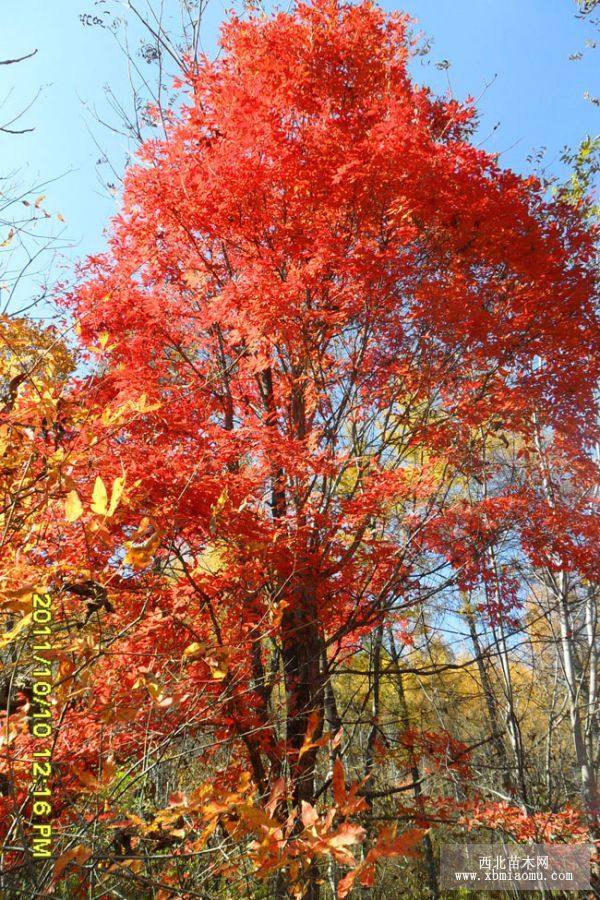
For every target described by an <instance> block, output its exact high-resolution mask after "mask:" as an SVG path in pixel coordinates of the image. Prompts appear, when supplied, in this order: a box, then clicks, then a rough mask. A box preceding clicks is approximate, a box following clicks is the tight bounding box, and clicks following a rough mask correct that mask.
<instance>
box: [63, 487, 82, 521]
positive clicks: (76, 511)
mask: <svg viewBox="0 0 600 900" xmlns="http://www.w3.org/2000/svg"><path fill="white" fill-rule="evenodd" d="M82 512H83V506H82V503H81V500H80V499H79V494H78V493H77V491H69V493H68V494H67V496H66V498H65V516H66V519H67V522H75V521H77V519H78V518H79V516H80V515H81V514H82Z"/></svg>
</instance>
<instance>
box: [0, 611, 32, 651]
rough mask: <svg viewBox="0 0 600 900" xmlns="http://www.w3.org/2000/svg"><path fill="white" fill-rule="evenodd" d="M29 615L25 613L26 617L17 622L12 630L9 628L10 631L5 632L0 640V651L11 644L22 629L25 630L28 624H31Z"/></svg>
mask: <svg viewBox="0 0 600 900" xmlns="http://www.w3.org/2000/svg"><path fill="white" fill-rule="evenodd" d="M31 615H32V614H31V613H27V615H26V616H23V618H22V619H21V621H20V622H17V624H16V625H15V627H14V628H11V630H10V631H7V632H6V633H5V634H3V635H2V637H1V638H0V650H3V649H4V647H7V646H8V644H10V643H12V641H14V639H15V638H16V636H17V635H18V634H19V632H21V631H23V629H24V628H26V627H27V625H29V623H30V622H31Z"/></svg>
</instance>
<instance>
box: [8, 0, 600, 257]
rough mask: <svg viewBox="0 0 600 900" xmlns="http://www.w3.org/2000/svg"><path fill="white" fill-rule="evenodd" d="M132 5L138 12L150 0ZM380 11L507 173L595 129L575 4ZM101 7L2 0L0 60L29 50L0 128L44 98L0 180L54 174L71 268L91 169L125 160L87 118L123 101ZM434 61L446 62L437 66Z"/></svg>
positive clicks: (433, 2)
mask: <svg viewBox="0 0 600 900" xmlns="http://www.w3.org/2000/svg"><path fill="white" fill-rule="evenodd" d="M137 2H138V3H139V6H140V8H142V7H143V6H144V4H145V2H146V0H137ZM163 2H164V3H165V5H166V7H167V8H169V6H171V7H172V8H173V9H174V8H175V6H176V0H163ZM230 5H231V3H229V2H228V3H227V4H224V3H222V2H221V0H208V8H207V12H206V14H205V24H204V31H203V46H204V49H205V51H206V52H207V53H209V54H210V53H214V52H215V47H216V39H217V33H218V24H219V21H220V20H221V19H222V17H223V16H224V14H225V8H226V7H229V6H230ZM384 6H385V8H386V9H388V10H391V9H405V10H406V11H408V12H409V13H410V14H411V15H412V16H413V17H414V18H416V19H417V20H418V26H417V27H418V29H419V30H422V31H423V32H424V33H425V34H426V35H427V36H428V37H429V38H430V39H431V40H432V42H433V46H432V51H431V53H430V55H429V57H427V58H426V59H425V60H424V61H421V60H415V63H414V66H413V71H414V75H415V78H416V80H417V81H421V82H425V83H428V84H430V85H431V86H433V87H434V88H435V89H437V90H438V91H440V92H445V91H447V90H448V89H449V88H450V89H451V90H452V92H453V94H454V96H455V97H457V98H458V99H464V98H465V97H467V96H469V95H471V96H475V97H478V98H479V101H478V107H479V109H480V111H481V127H480V136H479V140H481V141H482V142H483V146H484V147H485V148H486V149H488V150H490V151H492V152H501V154H502V155H501V161H502V163H503V164H504V165H506V166H510V167H512V168H514V169H516V170H518V171H528V170H530V169H531V163H530V162H528V159H527V158H528V156H529V155H530V154H531V152H532V150H539V149H540V148H542V147H545V148H547V149H546V156H545V159H546V162H547V165H548V167H549V169H550V171H551V172H555V173H556V172H560V171H561V168H560V162H559V156H560V151H561V149H562V148H563V147H564V146H565V145H570V146H572V147H574V146H576V145H577V144H578V143H579V142H580V141H581V139H582V138H583V137H584V136H585V135H586V134H596V133H597V132H598V131H599V128H598V120H599V118H600V116H599V113H600V110H599V108H598V107H597V106H594V105H593V104H591V103H590V102H589V101H586V100H585V99H584V93H585V92H586V91H588V92H589V93H590V94H592V95H598V94H599V93H600V87H599V84H598V54H599V52H600V51H598V50H596V51H594V50H593V49H586V47H585V44H586V40H590V39H593V38H594V36H597V32H596V34H594V30H593V27H592V26H591V25H590V24H589V23H587V22H582V21H581V20H578V19H577V18H576V17H575V12H576V5H575V3H574V0H478V2H473V0H403V2H402V4H401V5H397V4H396V2H395V0H385V2H384ZM110 9H111V10H112V13H111V14H109V0H95V2H94V0H52V2H50V0H3V2H2V29H1V32H0V59H6V58H13V57H16V56H21V55H23V54H25V53H28V52H30V51H31V50H33V49H37V51H38V52H37V54H36V55H35V56H34V57H33V58H32V59H29V60H27V61H25V62H23V63H21V64H19V65H18V66H0V103H2V104H3V105H2V107H1V109H0V125H1V124H3V123H5V122H7V121H8V120H9V119H11V118H12V117H13V116H14V115H15V114H16V113H17V112H18V111H19V110H21V109H22V108H23V107H25V106H26V105H27V104H28V103H29V102H30V101H31V100H32V99H33V98H34V97H35V95H36V93H37V92H38V91H41V93H40V95H39V96H38V98H37V100H36V102H35V103H34V104H33V106H32V107H31V109H29V110H28V111H27V112H26V113H25V114H24V116H23V117H22V119H21V120H20V121H19V122H18V123H16V124H15V125H14V126H12V127H34V129H35V130H34V131H32V132H30V133H26V134H21V135H7V134H3V133H0V160H1V163H0V177H2V178H6V176H8V175H9V174H12V173H16V178H17V180H18V181H19V182H20V183H21V184H22V185H23V186H24V187H30V186H31V185H33V184H34V183H38V182H46V181H48V180H49V179H56V180H54V181H52V182H51V183H50V184H47V185H46V186H45V187H43V188H41V189H40V193H44V194H45V195H46V199H45V200H44V205H45V207H46V209H47V210H48V211H49V212H50V213H52V216H53V218H52V219H51V220H48V226H49V225H50V223H52V224H53V227H56V228H57V229H59V230H61V231H62V236H63V243H64V246H65V249H64V251H63V258H64V261H65V264H66V265H67V266H68V265H70V264H71V263H72V261H74V260H75V259H77V258H78V257H81V256H83V255H85V254H87V253H93V252H95V251H97V250H100V249H101V248H102V246H103V229H104V228H105V227H106V225H107V223H108V219H109V217H110V215H111V213H112V212H113V211H114V210H115V208H116V205H115V204H116V203H117V202H118V201H117V200H116V199H115V197H114V196H111V195H110V193H107V192H106V190H105V189H104V188H103V186H102V184H101V180H100V179H99V177H98V173H99V172H100V173H101V174H102V176H103V177H104V178H105V179H107V180H109V181H110V180H112V181H114V182H115V183H116V182H117V179H116V178H112V176H111V174H110V173H109V167H108V164H107V163H103V164H101V165H100V166H98V165H97V162H98V160H99V159H100V158H101V157H102V156H103V153H104V152H106V153H107V155H108V157H109V158H110V160H111V162H112V163H113V165H114V166H115V168H116V170H117V172H119V171H120V170H122V166H123V162H124V159H125V155H126V152H127V142H126V140H125V138H123V137H121V136H120V135H118V134H114V133H111V131H110V130H108V129H107V128H105V127H103V126H102V125H100V124H99V123H98V122H97V121H96V120H95V117H94V110H95V111H96V114H97V115H98V116H100V118H102V119H106V120H108V121H109V122H112V123H114V122H116V118H115V116H114V113H112V112H111V110H110V106H109V102H108V100H109V98H108V97H107V95H106V86H107V85H109V86H110V89H111V91H112V93H113V95H114V97H116V98H118V99H119V100H120V101H122V102H125V103H127V102H128V100H129V98H130V96H131V93H130V89H129V81H128V77H129V76H128V71H127V66H126V64H125V55H124V54H123V52H122V50H121V49H120V48H119V46H118V44H117V42H116V40H115V38H114V35H113V34H112V33H111V31H110V30H109V29H107V28H103V27H101V26H100V25H95V26H94V25H90V24H85V21H82V18H81V16H82V15H84V16H85V15H86V14H87V15H88V16H91V17H93V16H96V17H97V18H98V19H99V20H101V21H102V22H103V23H104V22H109V21H110V18H111V15H114V14H120V15H125V14H126V13H125V3H119V2H118V0H113V2H112V3H111V4H110ZM119 9H120V10H121V11H120V13H119ZM87 21H88V22H89V21H90V19H88V20H87ZM119 33H122V32H119ZM130 40H131V42H132V46H133V49H134V59H135V60H136V64H137V65H138V66H139V68H140V71H142V72H145V73H148V72H150V68H149V66H148V64H147V63H146V62H144V60H143V59H141V58H140V57H139V55H136V52H137V50H138V48H139V33H136V28H135V27H134V28H133V29H132V30H130ZM578 51H584V52H583V58H582V59H580V60H579V61H571V60H569V56H570V55H572V54H574V53H577V52H578ZM444 60H447V61H448V62H449V63H450V68H448V69H441V68H438V67H437V66H436V64H438V63H441V62H443V61H444ZM496 123H499V125H498V127H497V128H495V129H494V126H496ZM59 176H62V177H59ZM0 188H1V186H0ZM57 213H60V214H61V215H62V216H63V217H64V219H65V224H64V225H62V224H61V223H60V222H58V220H57V219H56V218H55V217H56V214H57ZM2 240H3V238H2V236H0V243H1V241H2Z"/></svg>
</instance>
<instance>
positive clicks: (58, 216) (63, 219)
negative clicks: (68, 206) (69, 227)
mask: <svg viewBox="0 0 600 900" xmlns="http://www.w3.org/2000/svg"><path fill="white" fill-rule="evenodd" d="M56 218H57V219H58V221H59V222H64V221H65V217H64V216H63V215H62V213H57V214H56Z"/></svg>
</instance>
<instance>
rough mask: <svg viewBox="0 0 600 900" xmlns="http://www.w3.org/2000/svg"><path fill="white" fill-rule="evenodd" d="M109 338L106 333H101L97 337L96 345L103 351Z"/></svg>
mask: <svg viewBox="0 0 600 900" xmlns="http://www.w3.org/2000/svg"><path fill="white" fill-rule="evenodd" d="M109 337H110V335H109V333H108V331H103V332H102V333H101V334H100V335H99V337H98V343H99V344H100V346H101V347H102V349H104V347H106V344H107V341H108V338H109Z"/></svg>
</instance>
